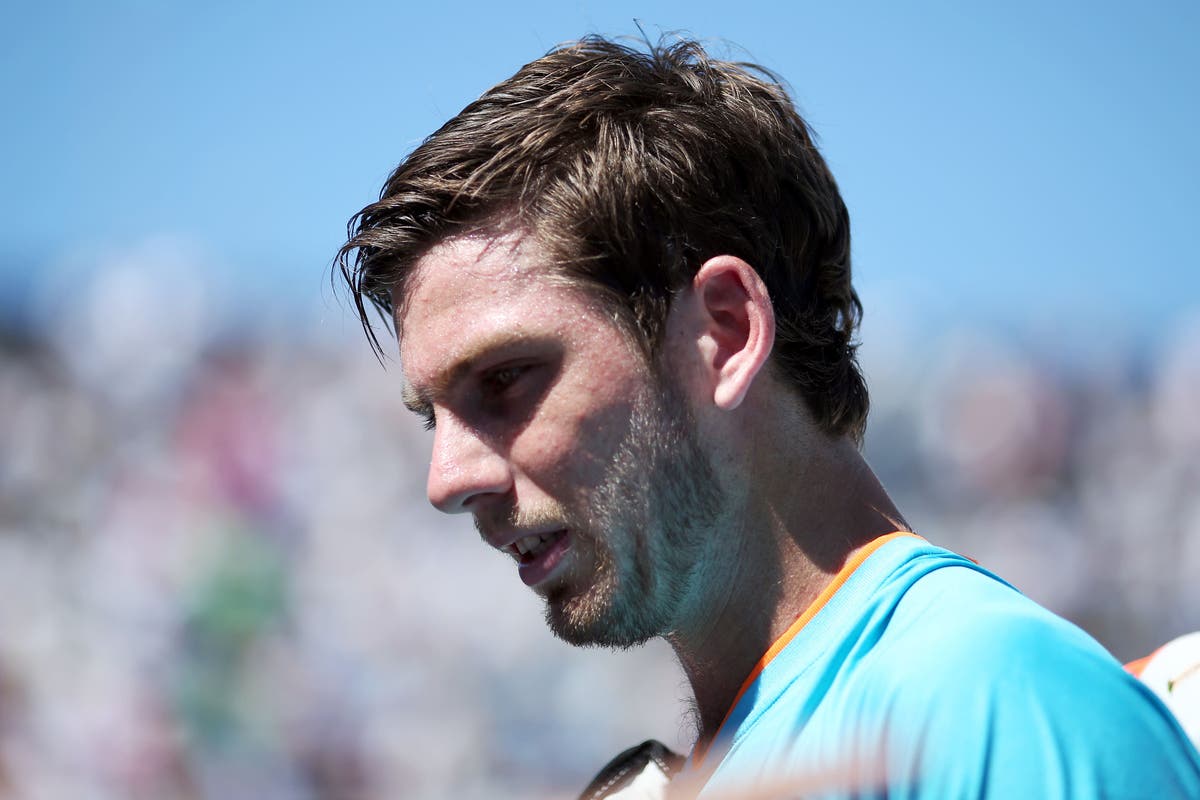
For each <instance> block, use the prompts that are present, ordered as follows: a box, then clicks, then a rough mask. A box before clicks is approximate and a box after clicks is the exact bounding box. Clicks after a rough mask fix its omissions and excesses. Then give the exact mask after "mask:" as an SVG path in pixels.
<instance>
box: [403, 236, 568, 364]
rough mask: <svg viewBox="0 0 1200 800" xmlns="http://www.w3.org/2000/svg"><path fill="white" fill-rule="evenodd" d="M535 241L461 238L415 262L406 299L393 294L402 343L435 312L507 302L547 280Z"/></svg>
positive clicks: (451, 311)
mask: <svg viewBox="0 0 1200 800" xmlns="http://www.w3.org/2000/svg"><path fill="white" fill-rule="evenodd" d="M544 263H545V262H544V259H543V258H542V252H541V248H540V247H539V246H538V245H537V243H536V242H534V241H532V240H527V238H526V237H522V236H520V235H519V234H515V233H510V234H502V235H496V236H484V235H472V236H459V237H455V238H452V239H446V240H443V241H441V242H438V243H437V244H435V245H434V246H433V247H431V248H430V249H429V250H428V251H427V252H426V253H425V254H424V255H423V256H421V258H420V259H418V260H417V262H416V264H415V265H414V266H413V270H412V274H411V275H410V276H409V278H408V280H407V281H406V283H405V285H404V289H405V294H404V296H403V297H397V296H393V298H392V300H393V307H394V308H395V309H396V320H395V321H396V325H397V331H398V333H399V334H400V337H401V342H403V340H404V339H406V338H408V335H409V334H410V333H415V334H420V333H421V331H422V330H423V329H424V328H425V327H427V326H428V325H429V323H430V322H431V316H433V315H435V314H443V313H446V312H450V313H453V312H455V311H456V310H459V311H461V310H463V309H464V307H465V306H467V305H480V304H495V305H499V304H503V303H504V302H505V301H506V300H507V301H511V300H512V299H514V298H515V297H517V296H518V295H520V294H524V293H526V292H528V291H529V290H530V288H531V287H532V285H533V284H537V283H539V282H546V281H547V280H548V279H547V277H546V276H545V275H544Z"/></svg>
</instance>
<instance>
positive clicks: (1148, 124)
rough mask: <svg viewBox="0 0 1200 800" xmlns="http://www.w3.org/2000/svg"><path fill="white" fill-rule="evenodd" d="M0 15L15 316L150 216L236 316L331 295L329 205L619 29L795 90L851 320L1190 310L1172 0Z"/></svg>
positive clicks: (1189, 22)
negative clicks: (819, 153)
mask: <svg viewBox="0 0 1200 800" xmlns="http://www.w3.org/2000/svg"><path fill="white" fill-rule="evenodd" d="M5 16H6V18H7V20H6V26H5V27H6V28H7V33H6V35H5V36H4V37H3V41H2V42H0V98H2V101H3V106H4V109H5V114H4V116H5V118H6V122H5V124H4V125H3V126H0V141H2V142H3V150H4V153H5V157H4V158H3V160H2V161H0V185H2V186H3V187H4V188H3V192H2V193H0V204H2V205H0V219H3V220H4V223H3V225H2V226H0V292H2V295H0V296H2V297H3V299H4V302H5V303H7V304H8V306H9V307H10V308H11V307H13V306H19V305H20V304H22V303H25V302H27V294H28V290H29V289H30V287H31V286H33V285H35V284H36V283H37V282H38V281H39V280H41V277H40V276H43V275H45V274H48V273H49V272H51V271H55V270H57V271H58V272H60V273H61V272H62V271H63V270H64V269H66V270H67V271H68V272H69V271H71V270H74V271H76V272H81V273H86V272H87V270H88V269H90V268H92V267H93V266H94V265H92V263H91V262H92V261H98V260H99V258H98V257H96V258H93V257H92V255H91V254H94V253H99V252H101V251H121V250H124V249H136V248H138V247H139V246H140V244H141V243H142V242H144V241H145V240H147V239H149V238H153V237H163V236H166V237H174V238H176V239H179V240H182V241H186V242H189V243H191V244H192V245H193V246H194V247H195V248H196V249H197V250H198V251H199V252H202V253H203V254H205V255H204V256H203V258H202V259H200V263H202V264H203V265H204V269H205V270H210V271H211V274H210V275H206V276H205V280H208V279H212V280H214V281H217V282H220V283H222V284H223V285H225V286H227V287H230V286H237V287H240V289H239V296H238V299H237V300H234V299H228V300H226V301H225V302H227V303H228V304H230V306H231V307H232V306H235V305H239V304H240V305H241V306H242V307H244V308H255V307H266V306H271V307H274V308H280V307H283V308H286V307H289V306H295V307H297V308H303V307H309V306H312V305H314V304H319V303H321V302H324V303H325V304H326V305H328V299H329V294H330V293H329V291H328V289H327V268H328V262H329V259H330V257H331V256H332V254H333V252H334V251H335V250H336V249H337V247H338V246H339V244H340V243H341V241H342V238H343V236H344V233H345V223H346V220H347V218H348V217H349V216H350V215H351V214H352V213H353V212H354V211H356V210H358V209H359V208H360V207H362V206H363V205H365V204H366V203H367V202H369V201H370V200H372V199H373V198H374V197H375V196H376V194H377V192H378V190H379V186H380V184H381V182H382V180H383V179H384V178H385V177H386V175H387V173H388V172H389V170H390V169H391V168H392V167H393V166H394V165H395V163H396V162H397V161H398V160H399V159H400V158H401V157H402V156H403V155H404V154H405V153H406V152H407V151H408V150H410V149H411V148H412V147H413V146H414V145H415V144H416V143H417V142H419V141H420V139H421V138H422V137H424V136H425V135H426V134H428V133H430V132H431V131H433V130H434V129H435V128H436V127H437V126H438V125H439V124H440V123H441V122H442V121H444V120H445V119H446V118H447V117H449V116H451V115H453V114H454V113H455V112H456V111H457V110H458V109H460V108H461V107H462V106H463V105H464V104H466V103H467V102H469V101H470V100H471V99H473V98H474V97H475V96H477V95H478V94H479V93H480V92H482V91H483V90H484V89H486V88H487V87H488V86H489V85H491V84H492V83H495V82H496V81H498V80H500V79H502V78H504V77H507V76H508V75H509V74H511V73H512V72H513V71H515V70H516V69H517V68H518V67H519V66H520V65H521V64H523V63H524V62H526V61H528V60H530V59H532V58H534V57H536V56H538V55H540V54H541V53H543V52H544V51H546V50H547V49H548V48H550V47H551V46H552V45H554V44H555V43H557V42H560V41H564V40H567V39H571V38H574V37H577V36H579V35H581V34H584V33H589V32H599V33H606V34H625V33H634V32H636V23H635V20H637V21H640V23H641V25H642V27H643V28H644V29H645V30H646V31H647V32H649V33H651V34H652V35H655V34H657V32H659V31H671V30H681V31H687V32H690V33H691V34H692V35H694V36H696V37H699V38H701V39H705V40H710V41H713V42H714V46H715V47H716V48H717V50H718V51H719V52H725V53H729V54H732V55H734V56H735V57H738V58H746V59H750V60H754V61H757V62H759V63H761V64H763V65H765V66H767V67H769V68H771V69H773V70H775V71H777V72H778V73H780V74H781V75H782V76H783V77H784V78H786V79H787V80H788V81H789V82H790V84H791V86H792V89H793V92H794V95H795V98H796V100H797V102H798V105H799V106H800V108H801V110H802V113H804V114H805V116H806V117H807V118H808V119H809V121H810V122H811V123H812V125H813V126H814V127H815V128H816V130H817V132H818V134H819V135H820V140H821V145H822V149H823V150H824V152H825V154H826V157H827V158H828V160H829V161H830V163H831V166H832V168H833V170H834V173H835V175H836V176H837V177H838V180H839V182H840V184H841V186H842V189H843V193H844V195H845V197H846V200H847V203H848V205H849V206H850V210H851V215H852V218H853V221H854V236H855V246H854V257H855V270H856V280H857V282H858V284H859V287H860V290H861V292H862V294H863V295H864V301H865V303H866V305H867V314H868V320H870V318H871V315H873V314H877V315H879V316H881V317H883V318H885V319H907V320H910V321H912V322H913V324H915V325H916V326H918V327H922V326H929V327H933V328H936V327H938V326H942V325H946V324H953V323H955V322H958V321H979V320H983V321H986V322H988V323H989V324H996V325H1000V326H1011V327H1022V326H1025V325H1027V324H1028V323H1030V322H1034V323H1037V324H1039V325H1042V326H1046V325H1054V326H1057V325H1060V324H1061V325H1064V326H1067V327H1073V328H1075V329H1078V330H1081V331H1088V330H1095V329H1096V328H1097V326H1100V327H1104V326H1109V325H1111V326H1117V327H1132V328H1137V329H1139V330H1151V331H1153V330H1157V329H1159V328H1161V327H1162V326H1164V325H1165V326H1170V325H1172V324H1174V322H1175V321H1176V320H1179V319H1182V318H1184V317H1186V316H1188V315H1191V314H1194V313H1196V312H1197V310H1198V309H1200V257H1198V256H1197V242H1196V239H1197V232H1198V230H1200V225H1198V224H1197V220H1200V155H1198V148H1197V144H1196V141H1197V139H1198V137H1197V133H1196V132H1197V130H1200V87H1198V85H1197V76H1200V48H1198V47H1197V46H1196V42H1197V41H1200V5H1197V4H1196V3H1194V2H1185V1H1184V0H1179V1H1178V2H1158V3H1147V4H1140V6H1139V7H1135V6H1134V4H1126V3H1115V2H1113V3H1103V2H1101V3H1095V2H1060V3H1042V2H1013V3H1002V4H1001V3H989V4H983V3H951V2H936V3H935V2H924V3H903V4H902V3H884V2H877V3H858V2H848V3H829V2H820V3H817V2H794V3H787V4H784V3H778V4H776V3H754V2H742V3H712V2H695V1H694V0H693V1H692V2H661V3H648V2H641V3H631V2H623V1H621V0H617V1H616V2H612V1H610V2H599V1H598V0H597V1H593V0H576V1H575V2H570V3H568V2H558V3H551V2H532V3H522V4H508V3H470V2H468V3H446V4H433V3H410V2H377V1H374V0H371V1H369V2H358V3H353V4H341V3H339V4H336V5H335V4H332V3H327V4H316V3H304V2H287V3H285V2H263V1H261V0H260V1H257V2H256V1H255V0H246V1H244V2H228V1H227V0H215V1H214V2H210V3H203V4H196V3H183V2H177V1H175V0H160V1H159V2H150V0H143V1H142V2H131V1H130V0H124V1H122V0H114V2H111V3H85V2H74V3H22V4H19V5H16V4H12V5H10V7H9V8H8V10H7V12H6V14H5ZM720 40H724V41H727V42H728V43H730V45H731V46H730V47H726V46H724V45H721V44H720V43H719V42H720ZM64 264H69V265H70V266H69V267H64V266H63V265H64ZM169 297H170V290H169V287H163V300H164V302H167V301H169ZM68 302H69V301H68Z"/></svg>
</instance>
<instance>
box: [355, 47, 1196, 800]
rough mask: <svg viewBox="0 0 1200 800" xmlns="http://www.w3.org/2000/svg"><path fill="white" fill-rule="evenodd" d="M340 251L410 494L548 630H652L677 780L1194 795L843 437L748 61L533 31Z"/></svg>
mask: <svg viewBox="0 0 1200 800" xmlns="http://www.w3.org/2000/svg"><path fill="white" fill-rule="evenodd" d="M339 263H340V264H341V268H342V271H343V274H344V275H345V277H346V279H347V280H348V281H349V284H350V287H351V289H352V291H353V294H354V297H355V300H356V302H357V304H358V310H359V312H360V314H361V316H362V319H363V324H364V327H365V328H366V330H367V332H368V335H369V336H370V337H371V340H372V342H373V344H374V345H375V346H376V347H378V346H379V343H378V340H377V338H375V333H374V331H373V328H372V326H371V322H370V315H369V314H368V306H369V305H371V304H373V305H374V306H376V307H377V308H378V309H381V310H383V311H384V312H385V313H386V314H388V315H390V317H391V319H392V320H393V321H394V325H395V331H396V334H397V336H398V339H399V343H400V353H401V363H402V366H403V371H404V377H405V387H404V392H405V401H406V404H407V405H408V406H409V407H410V408H412V410H413V411H415V412H417V413H418V414H420V415H422V416H423V417H424V418H425V420H426V423H427V425H429V426H430V427H431V428H433V429H434V431H435V433H434V440H433V452H432V457H431V462H430V468H429V479H428V487H427V489H428V494H429V498H430V500H431V501H432V502H433V504H434V505H435V506H437V507H438V508H439V509H441V510H443V511H446V512H449V513H462V512H466V513H470V514H471V515H472V516H473V517H474V520H475V524H476V527H477V528H478V529H479V532H480V534H481V536H482V537H483V539H484V540H485V541H486V542H487V543H488V544H490V545H492V546H493V547H495V548H496V549H498V550H501V551H503V552H506V553H508V554H509V555H510V556H512V558H513V559H514V560H515V561H516V562H517V572H518V575H519V576H520V578H521V580H522V581H524V582H525V583H526V584H528V585H529V586H530V587H532V588H533V590H534V591H535V592H537V593H538V594H539V595H541V596H542V597H543V598H544V599H545V602H546V617H547V620H548V623H549V625H550V627H551V629H552V630H553V631H554V633H555V634H556V635H558V636H560V637H561V638H563V639H565V640H567V641H569V642H572V643H576V644H597V645H606V646H613V647H627V646H630V645H634V644H637V643H640V642H644V641H646V640H648V639H650V638H652V637H660V636H661V637H665V638H666V639H667V640H668V641H669V642H670V643H671V645H672V646H673V647H674V650H675V652H676V654H677V655H678V658H679V661H680V663H681V664H682V665H683V668H684V670H685V672H686V675H687V677H688V680H689V682H690V684H691V688H692V690H693V692H694V694H695V701H696V708H697V710H698V718H699V737H698V740H697V742H696V745H695V748H694V749H693V752H692V754H691V757H690V759H689V762H688V764H687V765H686V767H685V768H684V770H683V774H682V775H681V776H680V777H679V778H678V779H677V780H676V782H675V785H676V786H684V787H687V788H686V791H687V792H688V793H693V794H694V793H697V792H698V793H699V794H700V796H702V797H717V796H731V795H730V793H731V792H732V793H737V792H741V791H744V790H750V789H751V788H752V787H757V788H755V789H754V790H755V791H759V792H760V793H761V792H764V791H766V788H765V787H767V786H769V785H770V786H774V787H775V788H777V789H781V790H782V789H783V788H784V787H787V788H788V789H789V790H793V789H797V788H799V789H803V790H806V791H828V792H833V793H835V794H836V793H837V792H842V793H847V794H853V793H855V792H867V793H869V792H874V791H879V792H886V793H888V794H889V796H901V797H904V796H912V797H923V798H924V797H957V796H972V797H974V796H987V797H1097V796H1111V797H1135V796H1136V797H1179V796H1197V797H1200V758H1198V757H1197V755H1196V753H1195V751H1194V749H1192V748H1191V746H1190V745H1189V744H1188V743H1187V742H1186V740H1185V739H1184V737H1183V735H1182V733H1181V731H1180V729H1179V726H1178V724H1176V722H1175V721H1174V720H1173V719H1172V718H1171V717H1170V715H1169V714H1168V713H1167V712H1166V711H1165V710H1164V709H1163V708H1162V706H1161V705H1160V704H1158V703H1157V701H1156V700H1154V698H1153V697H1152V696H1151V693H1150V692H1148V691H1146V690H1145V689H1144V688H1142V687H1141V686H1140V684H1138V683H1137V682H1136V680H1135V679H1133V678H1132V677H1131V676H1129V675H1127V674H1126V673H1125V672H1124V671H1123V670H1122V669H1121V668H1120V666H1119V665H1118V664H1117V663H1116V662H1115V661H1113V659H1112V658H1111V657H1110V656H1109V655H1108V654H1107V653H1106V652H1105V651H1104V650H1103V649H1102V648H1101V647H1100V646H1099V645H1097V644H1096V643H1095V642H1094V641H1092V640H1091V639H1090V638H1088V637H1087V636H1086V635H1085V634H1083V633H1082V632H1081V631H1079V630H1078V629H1076V628H1074V627H1073V626H1071V625H1070V624H1068V623H1066V622H1064V621H1063V620H1061V619H1058V618H1057V617H1055V616H1053V615H1052V614H1050V613H1048V612H1046V611H1044V610H1043V609H1041V608H1039V607H1038V606H1036V605H1034V604H1033V603H1031V602H1029V601H1028V600H1026V599H1024V598H1023V597H1022V596H1021V595H1019V594H1018V593H1017V592H1016V591H1015V590H1013V589H1012V588H1011V587H1009V586H1008V585H1007V584H1005V583H1003V582H1002V581H1000V580H999V579H997V578H995V577H994V576H992V575H990V574H989V573H987V572H986V571H984V570H983V569H981V568H979V567H977V566H976V565H974V564H973V563H971V562H970V561H968V560H966V559H963V558H961V557H959V556H957V555H954V554H953V553H950V552H947V551H945V550H942V549H940V548H937V547H935V546H933V545H931V544H929V543H927V542H925V541H924V540H923V539H921V538H920V537H918V536H916V535H914V534H913V533H911V532H910V529H909V526H908V524H907V523H906V522H905V520H904V518H903V517H902V515H901V514H900V512H899V511H898V510H897V509H896V508H895V507H894V506H893V504H892V502H891V500H889V498H888V496H887V494H886V493H885V491H884V489H883V488H882V486H881V485H880V484H879V482H878V480H877V479H876V478H875V476H874V474H873V473H872V472H871V470H870V469H869V468H868V466H867V464H866V463H865V462H864V460H863V459H862V457H861V456H860V454H859V450H858V443H859V442H860V440H861V437H862V434H863V428H864V425H865V420H866V415H867V391H866V387H865V385H864V382H863V378H862V375H861V373H860V372H859V369H858V366H857V363H856V360H855V342H854V338H853V334H854V330H855V328H856V326H857V323H858V320H859V317H860V313H861V306H860V304H859V299H858V296H857V295H856V293H855V291H854V289H853V287H852V285H851V282H850V228H849V219H848V215H847V212H846V208H845V205H844V204H843V203H842V200H841V197H840V195H839V193H838V189H837V186H836V184H835V182H834V179H833V177H832V175H831V174H830V173H829V170H828V168H827V167H826V165H825V163H824V161H823V160H822V158H821V156H820V154H819V153H818V152H817V150H816V148H815V147H814V145H813V143H812V139H811V137H810V134H809V131H808V128H807V126H806V124H805V122H804V121H803V120H802V119H801V118H800V117H799V115H798V114H797V113H796V111H795V109H794V108H793V106H792V104H791V102H790V100H789V99H788V97H787V95H786V93H785V92H784V90H783V89H782V88H780V86H779V85H778V84H777V83H776V82H775V81H774V80H773V79H772V78H771V77H770V76H769V74H767V73H765V72H763V71H761V70H758V69H757V68H753V67H748V66H740V65H735V64H730V63H725V62H721V61H716V60H713V59H711V58H710V57H709V56H708V55H707V54H705V53H704V51H703V50H702V49H701V48H700V46H699V45H697V44H695V43H692V42H686V41H682V42H677V43H675V44H671V45H664V46H658V47H651V48H650V50H649V52H639V51H636V50H633V49H630V48H626V47H624V46H621V45H618V44H615V43H612V42H609V41H605V40H602V39H597V38H590V39H585V40H583V41H581V42H579V43H576V44H573V45H570V46H566V47H563V48H560V49H558V50H555V51H553V52H551V53H550V54H549V55H547V56H545V57H543V58H540V59H538V60H537V61H534V62H533V63H531V64H529V65H527V66H526V67H524V68H522V69H521V70H520V71H519V72H518V73H517V74H516V75H515V76H513V77H512V78H511V79H509V80H507V81H505V82H503V83H501V84H499V85H498V86H496V87H495V88H493V89H491V90H490V91H488V92H487V93H486V94H484V96H483V97H481V98H480V99H479V100H477V101H476V102H474V103H472V104H470V105H469V106H467V108H466V109H464V110H463V111H462V112H461V113H460V114H459V115H457V116H456V117H455V118H454V119H452V120H450V121H449V122H448V123H446V125H445V126H443V127H442V128H441V129H440V130H439V131H437V132H436V133H435V134H433V135H432V136H431V137H429V138H428V139H427V140H426V141H425V142H424V143H422V144H421V145H420V146H419V147H418V148H417V149H416V150H415V151H414V152H413V153H412V154H411V155H409V157H408V158H407V159H405V161H404V162H403V163H402V164H401V165H400V166H399V167H398V168H397V169H396V170H395V172H394V173H393V174H392V175H391V177H390V178H389V179H388V181H387V183H386V185H385V186H384V188H383V191H382V193H381V197H380V200H379V201H378V202H376V203H373V204H371V205H369V206H368V207H366V208H365V209H363V211H361V212H360V213H359V214H358V215H357V216H356V217H355V219H354V220H352V223H351V238H350V240H349V241H348V242H347V244H346V245H345V247H344V248H343V249H342V251H341V254H340V258H339ZM624 771H626V770H624V769H623V767H622V765H616V769H615V770H610V771H607V772H611V773H612V774H615V775H621V774H623V772H624ZM618 782H619V781H618ZM605 791H607V790H606V789H604V788H603V787H601V788H600V789H599V790H598V792H599V793H597V794H594V795H593V796H603V794H604V792H605ZM680 791H681V792H683V791H685V790H683V789H681V790H680ZM759 796H767V795H765V794H760V795H759Z"/></svg>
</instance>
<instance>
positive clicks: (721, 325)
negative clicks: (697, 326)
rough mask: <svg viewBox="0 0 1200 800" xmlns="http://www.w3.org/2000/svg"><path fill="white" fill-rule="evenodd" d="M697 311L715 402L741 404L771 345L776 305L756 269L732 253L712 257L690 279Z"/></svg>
mask: <svg viewBox="0 0 1200 800" xmlns="http://www.w3.org/2000/svg"><path fill="white" fill-rule="evenodd" d="M692 289H693V291H694V292H695V296H696V299H697V301H698V305H699V310H700V313H701V321H700V322H701V328H702V330H701V335H700V341H701V354H702V356H703V357H704V360H705V367H706V368H707V369H708V370H709V375H710V378H711V381H712V382H711V384H710V385H711V387H712V397H713V402H714V403H715V404H716V405H717V406H718V407H719V408H723V409H725V410H732V409H735V408H737V407H738V406H739V405H741V403H742V401H743V400H745V398H746V393H747V392H748V391H749V390H750V386H751V385H752V384H753V383H754V379H755V378H756V377H757V376H758V373H759V370H761V369H762V368H763V365H764V364H766V363H767V359H768V358H770V355H771V348H772V347H773V346H774V344H775V309H774V306H772V305H771V297H770V295H769V294H768V292H767V287H766V284H764V283H763V281H762V278H761V277H759V274H758V272H756V271H755V270H754V268H753V267H751V266H750V265H749V264H748V263H746V262H745V261H743V260H742V259H740V258H738V257H736V256H728V255H723V256H715V257H713V258H710V259H709V260H708V261H706V262H704V264H703V265H702V266H701V267H700V270H699V271H698V272H697V273H696V277H695V278H694V279H693V281H692Z"/></svg>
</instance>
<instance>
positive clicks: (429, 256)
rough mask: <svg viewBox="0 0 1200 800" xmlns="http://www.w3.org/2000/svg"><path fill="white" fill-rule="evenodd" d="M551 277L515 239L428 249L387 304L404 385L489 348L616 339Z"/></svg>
mask: <svg viewBox="0 0 1200 800" xmlns="http://www.w3.org/2000/svg"><path fill="white" fill-rule="evenodd" d="M552 270H553V268H552V266H551V265H550V262H549V259H548V258H547V257H546V255H545V254H544V252H543V250H542V248H541V247H540V246H539V245H538V243H537V242H536V240H534V239H533V238H532V237H526V236H521V235H520V234H516V233H508V234H500V235H493V236H483V235H472V236H463V237H457V238H453V239H448V240H445V241H443V242H440V243H438V244H436V245H434V246H433V247H432V248H431V249H430V250H429V251H428V252H427V253H425V255H423V256H422V257H421V258H420V259H419V260H418V261H417V263H416V265H415V266H414V268H413V272H412V275H411V277H410V278H409V280H408V282H407V284H406V288H405V296H404V297H403V298H395V300H396V301H398V302H396V303H395V304H394V306H395V307H396V308H397V317H396V330H397V333H398V334H399V337H400V353H401V365H402V367H403V370H404V373H405V375H406V377H408V379H409V380H410V381H418V382H419V381H420V380H421V378H422V376H423V375H428V374H432V373H433V372H435V371H437V370H438V369H440V368H441V367H442V366H443V365H444V364H446V363H451V362H454V361H460V360H462V359H464V358H467V357H468V356H469V355H472V354H474V353H476V352H478V351H480V350H482V349H486V348H487V347H488V346H489V345H491V344H493V343H497V342H499V343H504V342H511V341H516V340H520V339H522V338H526V337H529V338H532V337H545V336H559V337H564V338H565V337H573V338H580V337H584V338H593V337H597V336H604V337H611V336H620V337H621V338H624V336H623V334H621V333H619V332H618V328H617V326H616V325H615V323H613V321H612V320H611V319H609V318H608V317H607V316H606V315H605V313H604V312H603V311H602V310H601V309H600V308H599V304H598V302H597V301H596V300H594V299H593V298H591V297H590V296H588V295H587V294H586V293H585V292H584V291H583V290H582V289H579V288H577V287H572V286H568V285H566V283H565V282H564V281H563V280H562V279H561V278H558V277H556V275H555V274H554V272H553V271H552ZM581 323H583V324H581Z"/></svg>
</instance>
